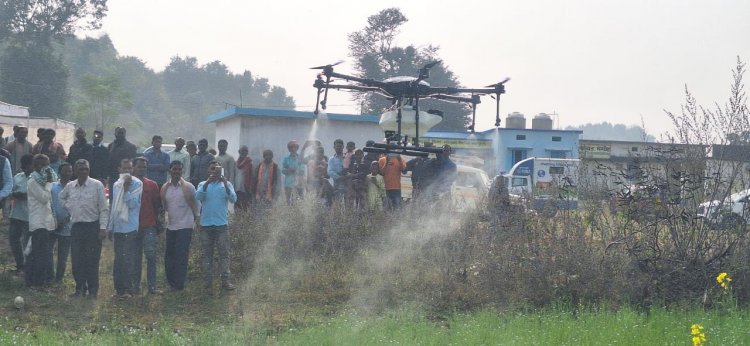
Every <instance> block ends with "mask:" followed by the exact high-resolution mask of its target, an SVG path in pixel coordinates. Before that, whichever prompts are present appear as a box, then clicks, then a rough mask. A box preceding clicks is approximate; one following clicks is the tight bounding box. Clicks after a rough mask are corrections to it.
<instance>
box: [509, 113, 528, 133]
mask: <svg viewBox="0 0 750 346" xmlns="http://www.w3.org/2000/svg"><path fill="white" fill-rule="evenodd" d="M505 127H506V128H509V129H525V128H526V117H524V116H523V114H521V113H519V112H513V113H510V114H508V117H507V118H505Z"/></svg>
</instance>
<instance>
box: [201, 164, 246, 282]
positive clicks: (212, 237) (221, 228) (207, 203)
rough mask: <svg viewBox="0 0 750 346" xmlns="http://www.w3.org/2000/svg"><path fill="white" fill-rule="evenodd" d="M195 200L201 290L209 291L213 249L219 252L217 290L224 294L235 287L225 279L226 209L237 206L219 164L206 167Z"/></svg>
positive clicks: (227, 278) (226, 270)
mask: <svg viewBox="0 0 750 346" xmlns="http://www.w3.org/2000/svg"><path fill="white" fill-rule="evenodd" d="M195 198H196V199H197V200H199V201H200V202H201V204H202V209H201V217H200V230H201V231H200V239H201V249H202V251H203V279H204V281H203V284H204V288H205V289H211V287H213V258H214V247H216V248H217V250H218V252H219V270H221V287H222V288H223V289H225V290H227V291H231V290H234V289H235V288H236V287H235V286H234V285H233V284H232V283H231V282H230V278H229V274H230V273H229V229H228V227H227V226H228V224H229V209H228V207H227V202H232V203H235V202H237V194H236V193H235V191H234V186H232V183H231V182H229V181H228V180H227V179H226V178H225V177H223V176H222V175H221V166H220V165H219V162H218V161H216V160H213V161H211V162H210V163H209V165H208V178H207V179H206V180H205V181H202V182H201V183H199V184H198V188H197V189H196V191H195Z"/></svg>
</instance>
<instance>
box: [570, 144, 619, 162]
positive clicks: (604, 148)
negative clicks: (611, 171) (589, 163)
mask: <svg viewBox="0 0 750 346" xmlns="http://www.w3.org/2000/svg"><path fill="white" fill-rule="evenodd" d="M611 151H612V147H611V146H610V145H609V144H588V143H587V144H581V146H580V148H579V153H578V154H579V155H580V157H581V158H582V159H592V160H608V159H609V158H610V156H611Z"/></svg>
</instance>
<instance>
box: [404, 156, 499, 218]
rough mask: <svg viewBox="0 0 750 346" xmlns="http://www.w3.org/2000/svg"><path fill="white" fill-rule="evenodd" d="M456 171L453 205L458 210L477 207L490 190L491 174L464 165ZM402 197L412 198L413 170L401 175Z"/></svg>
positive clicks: (452, 190)
mask: <svg viewBox="0 0 750 346" xmlns="http://www.w3.org/2000/svg"><path fill="white" fill-rule="evenodd" d="M456 171H457V172H456V173H457V176H456V181H455V182H454V183H453V186H452V187H451V198H452V199H453V206H454V207H455V208H456V210H457V211H468V210H471V209H474V208H476V207H477V206H478V205H479V203H480V201H481V200H482V199H484V198H485V197H486V196H487V193H488V192H489V188H490V183H491V181H490V178H489V176H487V173H485V172H484V171H483V170H481V169H479V168H474V167H470V166H464V165H456ZM401 198H402V199H403V200H404V201H409V200H411V198H412V186H411V172H408V173H407V174H402V175H401Z"/></svg>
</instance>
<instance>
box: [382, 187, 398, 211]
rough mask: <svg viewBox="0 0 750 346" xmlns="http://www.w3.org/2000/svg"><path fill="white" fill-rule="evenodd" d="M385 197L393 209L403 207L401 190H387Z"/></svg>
mask: <svg viewBox="0 0 750 346" xmlns="http://www.w3.org/2000/svg"><path fill="white" fill-rule="evenodd" d="M385 196H386V197H387V198H388V205H389V206H390V208H391V209H396V208H398V207H400V206H401V190H385Z"/></svg>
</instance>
